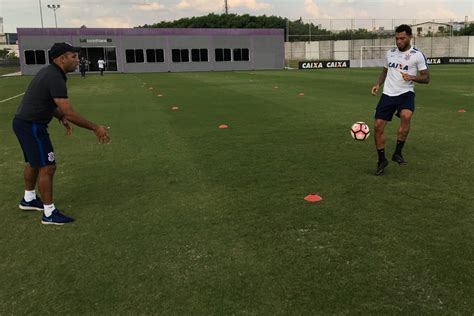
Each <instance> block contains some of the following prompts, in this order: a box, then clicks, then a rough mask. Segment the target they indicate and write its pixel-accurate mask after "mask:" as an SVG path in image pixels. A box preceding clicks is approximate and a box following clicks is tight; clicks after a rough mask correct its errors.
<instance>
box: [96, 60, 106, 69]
mask: <svg viewBox="0 0 474 316" xmlns="http://www.w3.org/2000/svg"><path fill="white" fill-rule="evenodd" d="M97 63H98V64H99V69H101V68H104V65H105V61H104V60H102V59H99V60H98V61H97Z"/></svg>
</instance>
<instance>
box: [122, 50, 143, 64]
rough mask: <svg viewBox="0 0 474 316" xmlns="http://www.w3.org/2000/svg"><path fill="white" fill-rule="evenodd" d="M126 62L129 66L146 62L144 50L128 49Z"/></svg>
mask: <svg viewBox="0 0 474 316" xmlns="http://www.w3.org/2000/svg"><path fill="white" fill-rule="evenodd" d="M125 60H126V62H127V63H128V64H133V63H143V62H145V57H144V55H143V49H126V50H125Z"/></svg>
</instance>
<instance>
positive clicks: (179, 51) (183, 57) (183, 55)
mask: <svg viewBox="0 0 474 316" xmlns="http://www.w3.org/2000/svg"><path fill="white" fill-rule="evenodd" d="M171 61H172V62H173V63H188V62H190V59H189V49H188V48H173V49H172V50H171Z"/></svg>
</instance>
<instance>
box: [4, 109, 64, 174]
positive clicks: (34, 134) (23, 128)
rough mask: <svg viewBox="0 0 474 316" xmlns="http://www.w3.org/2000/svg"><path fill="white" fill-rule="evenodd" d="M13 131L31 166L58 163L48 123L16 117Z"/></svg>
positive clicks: (26, 160)
mask: <svg viewBox="0 0 474 316" xmlns="http://www.w3.org/2000/svg"><path fill="white" fill-rule="evenodd" d="M13 131H14V132H15V135H16V137H17V138H18V141H19V142H20V146H21V149H22V150H23V156H24V157H25V162H28V163H29V164H30V166H31V167H33V168H39V167H44V166H48V165H54V164H55V163H56V160H55V157H54V150H53V144H52V143H51V140H50V139H49V134H48V125H47V124H42V123H35V122H30V121H24V120H20V119H17V118H14V119H13Z"/></svg>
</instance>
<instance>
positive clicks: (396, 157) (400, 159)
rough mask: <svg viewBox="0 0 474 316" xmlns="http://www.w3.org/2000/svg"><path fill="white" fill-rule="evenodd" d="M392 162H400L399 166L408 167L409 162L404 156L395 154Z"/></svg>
mask: <svg viewBox="0 0 474 316" xmlns="http://www.w3.org/2000/svg"><path fill="white" fill-rule="evenodd" d="M392 160H393V161H395V162H398V164H399V165H406V164H407V163H408V161H406V160H405V159H404V158H403V156H402V155H399V154H393V156H392Z"/></svg>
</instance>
